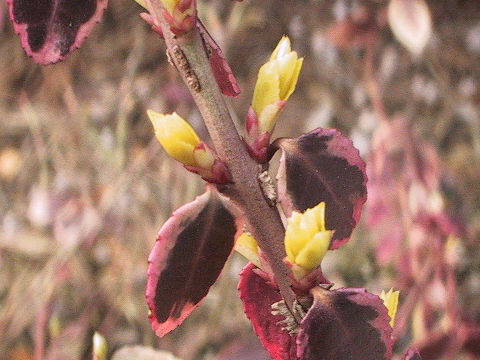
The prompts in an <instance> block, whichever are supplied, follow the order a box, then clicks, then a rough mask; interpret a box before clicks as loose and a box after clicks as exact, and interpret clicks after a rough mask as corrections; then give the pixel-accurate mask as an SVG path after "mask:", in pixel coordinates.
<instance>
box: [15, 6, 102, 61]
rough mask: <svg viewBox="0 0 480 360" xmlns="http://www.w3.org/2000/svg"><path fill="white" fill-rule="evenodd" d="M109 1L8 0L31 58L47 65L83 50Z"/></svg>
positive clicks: (17, 28)
mask: <svg viewBox="0 0 480 360" xmlns="http://www.w3.org/2000/svg"><path fill="white" fill-rule="evenodd" d="M107 1H108V0H68V1H66V0H7V3H8V4H9V6H10V18H11V19H12V21H13V26H14V28H15V32H16V33H17V34H19V35H20V39H21V42H22V46H23V48H24V49H25V51H26V53H27V55H28V56H31V57H32V58H33V60H34V61H35V62H37V63H39V64H42V65H47V64H51V63H55V62H58V61H61V60H63V59H65V57H66V56H67V55H68V54H69V53H70V52H71V51H73V50H75V49H77V48H79V47H80V46H81V45H82V43H83V41H84V40H85V39H86V37H87V36H88V35H89V34H90V32H91V31H92V28H93V26H94V25H95V24H96V23H97V22H99V21H100V18H101V17H102V14H103V11H104V10H105V8H106V7H107Z"/></svg>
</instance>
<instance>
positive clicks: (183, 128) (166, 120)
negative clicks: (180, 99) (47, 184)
mask: <svg viewBox="0 0 480 360" xmlns="http://www.w3.org/2000/svg"><path fill="white" fill-rule="evenodd" d="M147 114H148V117H149V118H150V121H151V122H152V125H153V128H154V130H155V136H156V137H157V139H158V141H159V142H160V144H162V146H163V148H164V149H165V151H166V152H167V153H168V154H169V155H170V156H171V157H173V158H174V159H175V160H178V161H180V162H181V163H183V164H185V165H191V166H196V165H197V162H196V160H195V156H194V150H195V148H196V147H197V145H199V144H200V139H199V138H198V136H197V134H196V133H195V130H193V128H192V127H191V126H190V125H189V124H188V123H187V122H186V121H185V120H183V119H182V118H181V117H180V116H179V115H178V114H177V113H175V112H174V113H173V114H168V115H166V114H160V113H157V112H155V111H153V110H147Z"/></svg>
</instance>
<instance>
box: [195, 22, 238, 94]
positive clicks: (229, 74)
mask: <svg viewBox="0 0 480 360" xmlns="http://www.w3.org/2000/svg"><path fill="white" fill-rule="evenodd" d="M197 26H198V30H199V31H200V34H201V35H202V39H203V42H204V44H205V46H206V48H207V50H208V53H209V56H208V60H209V61H210V66H211V68H212V71H213V75H214V76H215V80H216V81H217V84H218V87H219V88H220V90H221V91H222V93H223V94H224V95H227V96H232V97H236V96H238V95H239V94H240V92H241V90H240V87H239V86H238V83H237V79H236V78H235V75H233V71H232V69H231V68H230V65H229V64H228V61H227V59H226V58H225V55H223V52H222V49H220V46H218V44H217V43H216V42H215V40H214V39H213V38H212V36H211V35H210V34H209V32H208V31H207V29H206V28H205V25H203V23H202V22H201V21H200V20H198V21H197Z"/></svg>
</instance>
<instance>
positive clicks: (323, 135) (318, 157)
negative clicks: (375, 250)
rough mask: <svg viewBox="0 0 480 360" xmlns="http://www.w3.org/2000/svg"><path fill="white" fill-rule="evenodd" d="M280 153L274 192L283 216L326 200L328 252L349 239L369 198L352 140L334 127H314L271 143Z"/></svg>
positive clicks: (363, 168)
mask: <svg viewBox="0 0 480 360" xmlns="http://www.w3.org/2000/svg"><path fill="white" fill-rule="evenodd" d="M275 146H278V147H280V148H281V149H282V152H283V155H282V158H281V163H280V168H279V171H278V175H277V179H278V193H279V201H280V203H281V205H282V209H283V210H284V212H285V213H286V215H287V216H290V214H291V213H292V211H300V212H303V211H305V210H306V209H309V208H312V207H314V206H316V205H317V204H319V203H320V202H322V201H324V202H325V203H326V214H325V220H326V227H327V229H329V230H335V232H334V234H333V237H332V242H331V244H330V249H336V248H338V247H339V246H340V245H342V244H343V243H345V242H347V241H348V240H349V238H350V235H351V233H352V230H353V229H354V227H355V226H356V224H357V222H358V220H359V219H360V214H361V209H362V205H363V204H364V203H365V201H366V199H367V189H366V183H367V175H366V172H365V163H364V162H363V160H362V159H361V158H360V155H359V153H358V150H357V149H355V147H354V146H353V143H352V141H351V140H349V139H348V138H347V137H345V136H343V135H342V134H341V133H340V132H339V131H337V130H335V129H316V130H313V131H312V132H310V133H308V134H305V135H302V136H300V137H298V138H283V139H278V140H276V142H275Z"/></svg>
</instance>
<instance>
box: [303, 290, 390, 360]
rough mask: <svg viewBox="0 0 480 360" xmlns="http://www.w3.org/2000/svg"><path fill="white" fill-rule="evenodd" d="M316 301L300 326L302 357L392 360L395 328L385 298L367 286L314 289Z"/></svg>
mask: <svg viewBox="0 0 480 360" xmlns="http://www.w3.org/2000/svg"><path fill="white" fill-rule="evenodd" d="M311 292H312V294H313V297H314V302H313V305H312V307H311V308H310V310H309V311H308V313H307V315H306V316H305V318H304V319H303V320H302V323H301V325H300V332H299V333H298V336H297V349H298V352H297V355H298V357H299V358H300V359H302V360H332V359H335V360H365V359H372V360H389V359H390V358H391V356H392V340H391V334H392V328H391V327H390V325H389V321H390V317H389V316H388V314H387V309H386V307H385V306H384V305H383V301H382V300H381V299H380V298H379V297H378V296H376V295H373V294H370V293H368V292H366V290H365V289H339V290H333V291H330V290H326V289H323V288H321V287H317V288H315V289H313V290H312V291H311Z"/></svg>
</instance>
